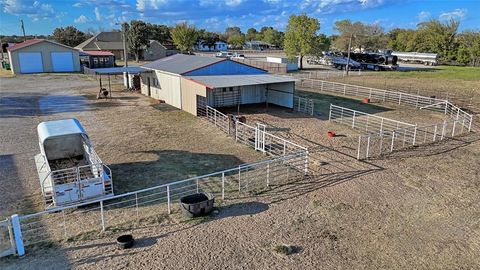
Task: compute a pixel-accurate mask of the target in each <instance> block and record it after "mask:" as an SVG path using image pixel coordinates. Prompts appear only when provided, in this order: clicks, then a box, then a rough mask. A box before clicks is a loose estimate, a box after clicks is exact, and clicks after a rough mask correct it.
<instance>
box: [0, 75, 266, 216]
mask: <svg viewBox="0 0 480 270" xmlns="http://www.w3.org/2000/svg"><path fill="white" fill-rule="evenodd" d="M0 87H1V88H0V89H1V92H0V93H1V96H0V98H1V99H0V105H1V107H0V149H1V151H0V152H1V156H0V164H1V166H0V168H1V169H0V175H1V177H0V179H1V180H0V181H1V182H2V185H1V186H0V191H1V194H3V195H2V196H1V198H0V204H1V205H2V207H1V209H0V216H7V215H11V214H14V213H27V212H35V211H38V210H41V208H42V207H43V205H42V202H41V192H40V185H39V179H38V175H37V173H36V168H35V163H34V161H33V156H34V155H35V154H37V153H38V152H39V151H40V150H39V146H38V139H37V132H36V127H37V125H38V123H40V122H41V121H46V120H54V119H64V118H72V117H75V118H77V119H78V120H79V121H80V122H81V123H82V125H83V126H84V127H85V129H86V130H87V132H88V134H89V136H90V138H91V140H92V142H93V146H94V149H95V151H96V152H97V153H98V155H99V156H100V158H101V159H102V160H103V162H105V163H106V164H108V165H109V166H110V168H111V169H112V171H113V177H114V191H115V194H120V193H123V192H126V191H133V190H138V189H142V188H146V187H151V186H156V185H160V184H163V183H166V182H171V181H176V180H181V179H185V178H188V177H191V176H195V175H202V174H207V173H211V172H215V171H219V170H222V169H227V168H230V167H233V166H236V165H239V164H242V163H246V162H252V161H256V160H259V159H261V158H262V156H261V155H259V154H258V153H256V152H255V151H253V150H251V149H249V148H248V147H247V146H243V145H241V144H235V143H232V140H231V138H228V137H227V136H225V135H224V134H223V133H222V132H220V131H218V130H217V129H215V128H214V127H212V126H211V125H210V124H208V123H206V122H205V121H203V120H200V119H199V118H196V117H195V116H193V115H190V114H188V113H185V112H183V111H181V110H178V109H175V108H173V107H171V106H169V105H166V104H158V103H156V102H155V101H154V100H152V99H150V98H147V97H145V96H143V95H141V94H137V93H129V92H124V91H115V92H113V94H112V95H113V98H112V99H111V100H97V99H96V94H97V91H98V90H97V89H98V88H97V87H98V85H97V82H96V81H93V80H92V79H91V78H89V77H85V76H84V75H31V76H16V77H14V78H2V79H1V85H0ZM116 88H121V87H120V86H117V87H116Z"/></svg>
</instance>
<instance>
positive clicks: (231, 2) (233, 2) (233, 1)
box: [225, 0, 243, 7]
mask: <svg viewBox="0 0 480 270" xmlns="http://www.w3.org/2000/svg"><path fill="white" fill-rule="evenodd" d="M242 2H243V0H225V5H227V6H229V7H236V6H238V5H240V4H241V3H242Z"/></svg>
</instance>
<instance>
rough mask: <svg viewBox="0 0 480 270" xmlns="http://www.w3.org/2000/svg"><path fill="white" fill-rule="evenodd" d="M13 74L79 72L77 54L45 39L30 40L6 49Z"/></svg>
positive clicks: (72, 49)
mask: <svg viewBox="0 0 480 270" xmlns="http://www.w3.org/2000/svg"><path fill="white" fill-rule="evenodd" d="M7 50H8V58H9V60H10V68H11V70H12V73H13V74H19V73H41V72H76V71H80V59H79V53H78V51H77V50H75V49H74V48H72V47H69V46H67V45H63V44H60V43H57V42H55V41H51V40H47V39H30V40H27V41H25V42H22V43H17V44H15V45H13V46H10V47H8V49H7Z"/></svg>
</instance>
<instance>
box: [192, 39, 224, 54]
mask: <svg viewBox="0 0 480 270" xmlns="http://www.w3.org/2000/svg"><path fill="white" fill-rule="evenodd" d="M195 49H196V50H198V51H202V52H206V51H226V50H227V49H228V44H227V43H226V42H224V41H217V42H215V44H214V45H213V46H209V45H208V44H206V43H205V41H204V40H199V41H198V42H197V44H196V45H195Z"/></svg>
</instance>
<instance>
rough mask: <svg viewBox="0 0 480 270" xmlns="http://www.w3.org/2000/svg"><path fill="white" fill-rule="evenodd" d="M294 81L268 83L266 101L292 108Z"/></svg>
mask: <svg viewBox="0 0 480 270" xmlns="http://www.w3.org/2000/svg"><path fill="white" fill-rule="evenodd" d="M294 90H295V83H293V82H286V83H275V84H269V85H268V97H267V99H268V103H271V104H276V105H279V106H283V107H287V108H293V94H294Z"/></svg>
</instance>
